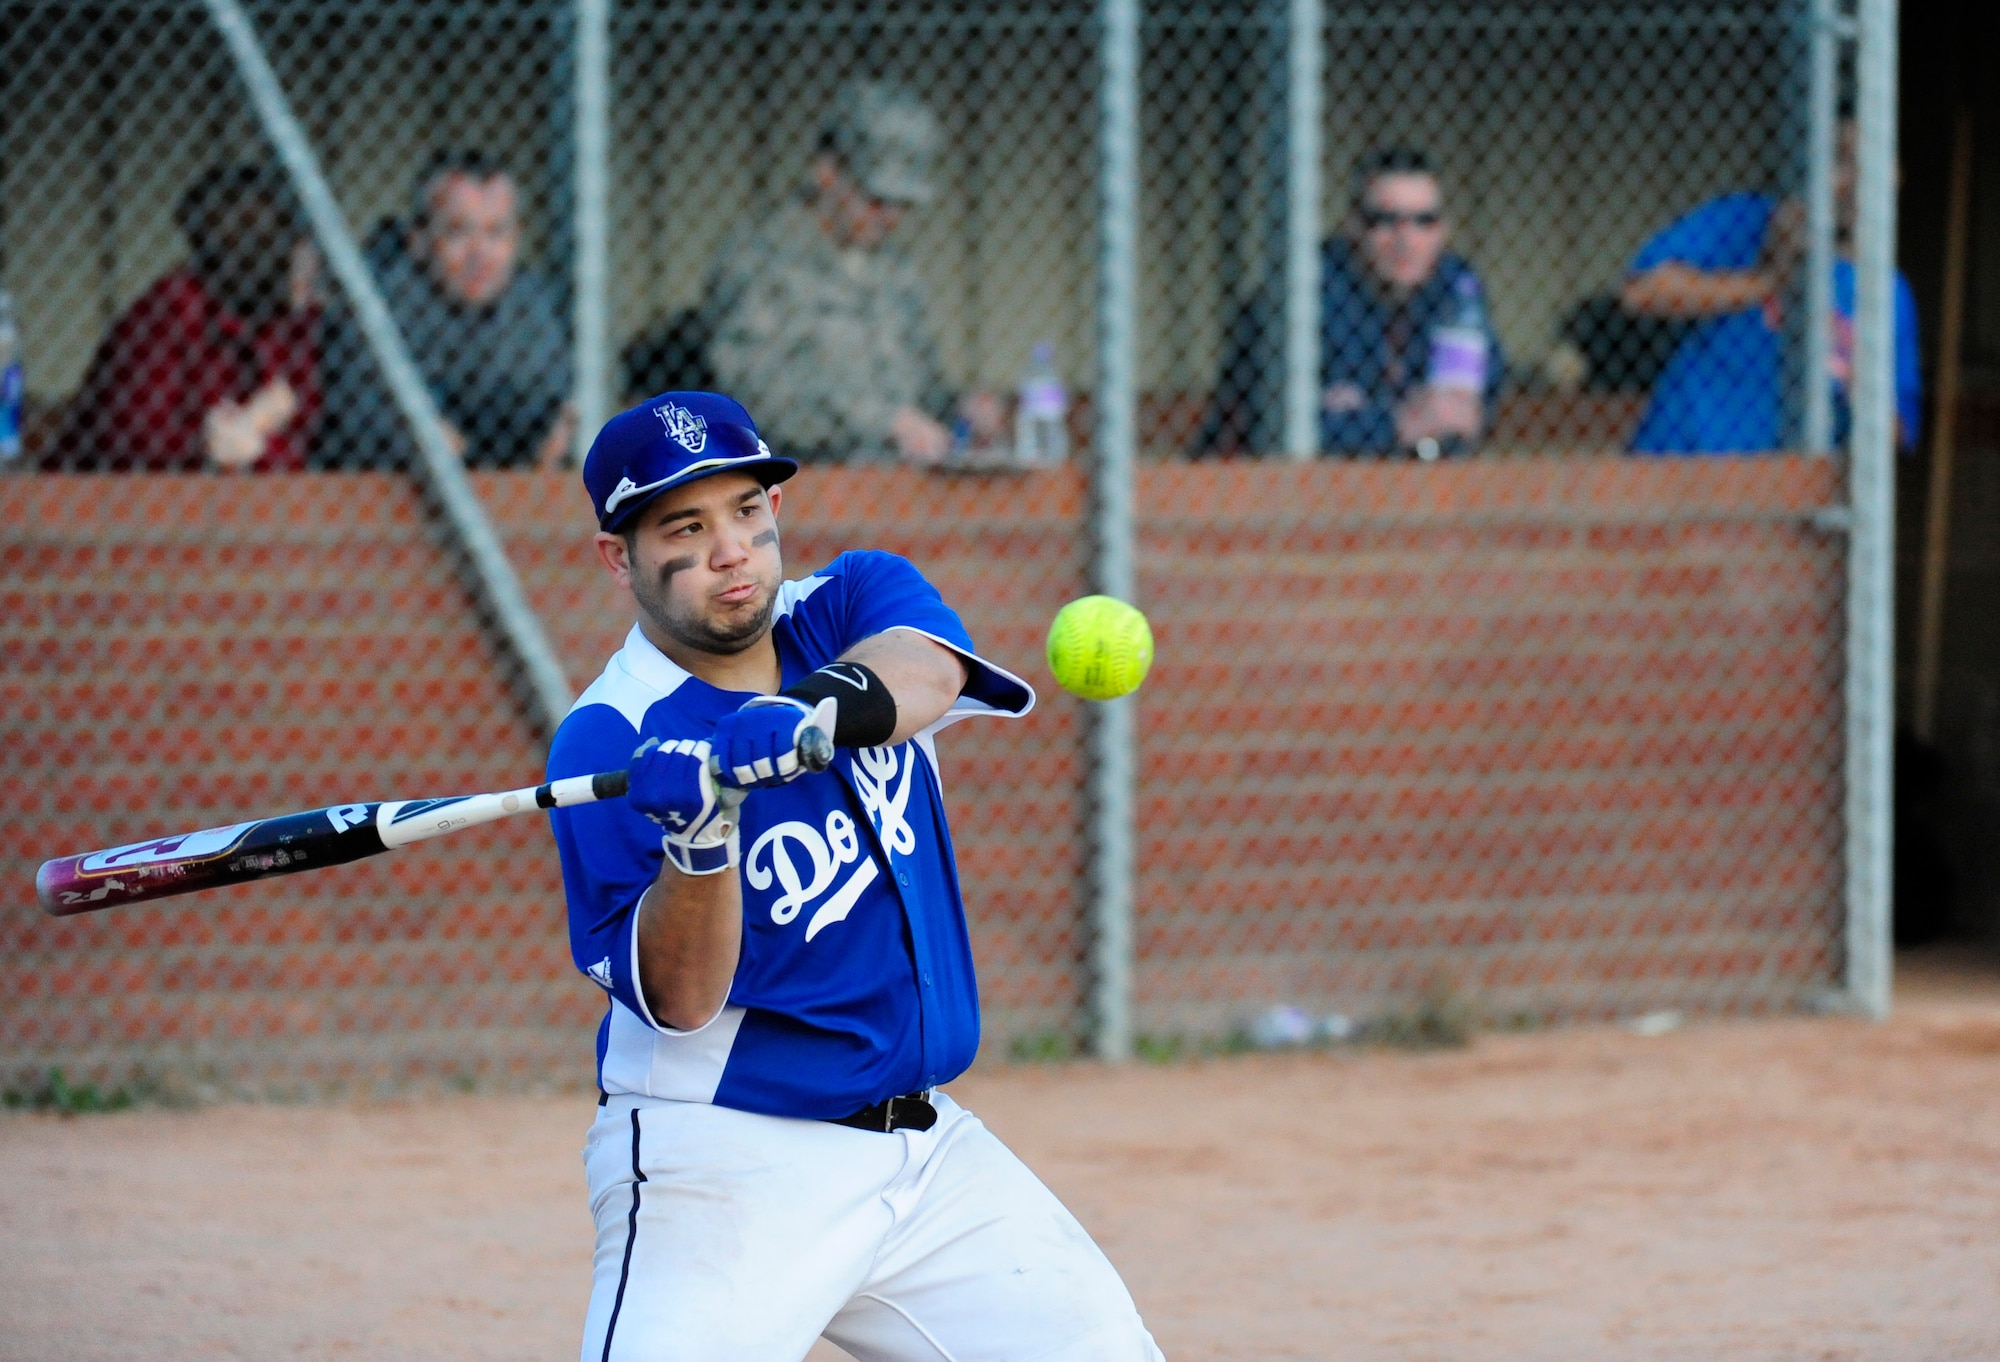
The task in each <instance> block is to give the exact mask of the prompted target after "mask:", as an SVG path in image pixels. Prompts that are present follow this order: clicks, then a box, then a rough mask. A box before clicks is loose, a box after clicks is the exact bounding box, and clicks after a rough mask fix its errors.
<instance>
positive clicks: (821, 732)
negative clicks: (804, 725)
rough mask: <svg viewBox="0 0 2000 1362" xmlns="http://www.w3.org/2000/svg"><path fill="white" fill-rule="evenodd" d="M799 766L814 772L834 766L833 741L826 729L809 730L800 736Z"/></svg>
mask: <svg viewBox="0 0 2000 1362" xmlns="http://www.w3.org/2000/svg"><path fill="white" fill-rule="evenodd" d="M799 765H801V766H803V767H805V768H806V770H808V771H814V772H818V771H824V770H825V769H826V768H827V767H829V766H831V765H833V739H832V738H831V737H829V736H828V735H827V732H826V730H825V729H823V728H808V729H806V730H805V731H804V732H802V733H800V734H799Z"/></svg>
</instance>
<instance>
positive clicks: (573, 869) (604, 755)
mask: <svg viewBox="0 0 2000 1362" xmlns="http://www.w3.org/2000/svg"><path fill="white" fill-rule="evenodd" d="M638 745H639V735H638V732H637V730H635V729H634V728H633V726H632V724H631V721H630V720H628V719H627V718H626V717H625V716H624V715H623V714H621V713H619V711H618V710H616V709H614V708H612V707H611V706H609V705H585V706H583V707H582V708H580V709H577V710H574V711H572V712H571V714H570V715H569V717H568V718H566V719H564V720H563V723H562V727H561V728H559V729H558V730H556V737H555V741H554V742H553V743H552V744H550V747H549V779H551V780H560V779H562V778H563V777H565V776H582V775H595V774H597V773H598V772H600V771H622V770H624V769H625V768H626V767H627V766H629V765H630V764H631V761H632V752H633V749H634V748H636V747H637V746H638ZM549 823H550V826H551V827H552V828H553V830H554V832H555V838H556V850H557V852H558V853H559V854H560V856H561V858H562V876H563V895H564V897H565V899H567V901H568V907H569V949H570V958H571V959H572V960H574V961H575V962H576V967H577V968H578V969H579V970H581V971H582V972H583V973H584V975H585V976H587V977H588V978H589V979H590V981H591V982H592V983H594V984H596V985H597V986H598V987H599V988H602V989H603V990H604V991H605V992H607V993H609V994H610V995H611V996H612V997H614V998H616V999H617V1000H618V1001H619V1002H621V1003H623V1004H624V1005H625V1006H626V1007H627V1008H629V1009H630V1010H631V1011H632V1012H633V1013H634V1014H635V1015H637V1016H639V1017H641V1018H643V1019H644V1020H645V1022H646V1024H647V1025H648V1026H651V1027H653V1028H654V1029H656V1030H665V1029H667V1028H665V1027H662V1026H660V1025H659V1023H658V1022H656V1021H654V1020H653V1014H652V1013H651V1012H650V1011H648V1010H647V1007H646V998H645V994H644V993H643V991H642V990H641V989H640V987H639V957H638V923H639V900H640V898H641V897H643V896H644V894H645V892H646V890H647V889H649V888H651V887H652V884H653V881H654V880H656V879H657V878H659V874H660V863H661V861H662V860H663V859H664V858H665V853H664V852H663V851H662V850H661V847H660V829H659V828H658V827H657V826H656V825H654V824H653V822H652V821H651V820H649V819H648V818H646V817H645V815H643V814H641V813H638V812H636V811H635V810H634V809H633V808H632V806H631V805H630V804H628V803H626V802H625V801H624V800H622V799H605V800H600V801H598V802H597V803H594V804H582V805H578V806H576V807H574V808H568V809H551V810H549Z"/></svg>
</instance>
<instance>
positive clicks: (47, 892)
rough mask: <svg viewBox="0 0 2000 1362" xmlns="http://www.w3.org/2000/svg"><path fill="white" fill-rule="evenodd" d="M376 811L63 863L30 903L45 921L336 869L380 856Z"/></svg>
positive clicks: (337, 813) (304, 818)
mask: <svg viewBox="0 0 2000 1362" xmlns="http://www.w3.org/2000/svg"><path fill="white" fill-rule="evenodd" d="M379 807H380V806H379V805H376V804H341V805H336V806H335V807H333V808H329V809H313V810H311V811H309V812H306V813H289V814H285V815H283V816H282V817H278V818H264V819H259V820H257V821H254V822H249V823H232V824H230V825H229V826H228V827H222V828H203V829H202V830H201V831H199V832H181V833H175V834H173V835H172V836H169V837H156V838H154V839H153V840H152V841H150V842H133V843H131V844H130V845H128V846H122V847H107V848H105V849H103V850H101V851H88V852H85V853H83V854H82V855H80V856H61V857H58V858H56V859H55V860H52V861H45V862H43V864H42V868H41V869H40V870H38V871H36V872H35V897H36V898H37V899H39V900H40V901H41V905H42V911H43V912H45V913H47V914H49V915H50V916H51V917H72V916H74V915H75V914H77V913H90V912H95V911H96V910H98V909H100V908H115V907H117V906H119V905H120V904H126V903H140V902H144V901H145V900H147V899H163V898H170V897H172V896H173V895H175V894H189V893H193V892H194V891H195V890H197V889H213V888H216V887H218V886H220V885H225V884H242V883H245V882H247V881H250V880H261V879H266V878H268V877H270V876H272V875H292V874H296V873H297V872H299V871H301V870H315V869H318V868H319V867H320V866H323V865H340V864H342V863H344V862H347V861H354V860H359V859H360V858H361V857H363V856H372V855H374V854H375V853H376V852H378V851H382V850H385V847H384V845H383V842H382V838H381V836H380V835H379V834H378V833H377V832H376V831H375V811H376V810H377V809H378V808H379Z"/></svg>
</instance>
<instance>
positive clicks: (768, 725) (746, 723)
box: [712, 695, 837, 789]
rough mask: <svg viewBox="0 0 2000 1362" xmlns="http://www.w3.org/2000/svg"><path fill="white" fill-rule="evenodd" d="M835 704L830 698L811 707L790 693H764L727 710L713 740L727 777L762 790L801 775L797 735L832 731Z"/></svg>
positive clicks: (734, 783) (803, 770) (734, 781)
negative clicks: (733, 711) (734, 708)
mask: <svg viewBox="0 0 2000 1362" xmlns="http://www.w3.org/2000/svg"><path fill="white" fill-rule="evenodd" d="M836 709H837V706H836V704H835V702H834V701H833V700H830V699H829V700H822V701H820V702H819V704H818V705H817V706H813V705H809V704H807V703H805V701H803V700H794V699H793V698H792V697H791V696H789V695H760V696H758V697H757V698H756V699H754V700H751V701H749V702H748V703H746V704H745V705H744V706H743V708H741V709H739V710H737V711H736V712H735V713H734V714H725V715H723V716H722V718H721V719H719V720H718V721H717V722H716V725H715V736H714V738H713V739H712V741H713V742H714V744H715V754H716V757H717V758H718V759H719V760H720V762H721V764H722V778H723V780H724V781H725V782H727V783H729V784H733V785H738V786H741V787H743V788H744V789H758V788H763V787H767V786H772V785H784V784H787V783H788V782H790V781H793V780H796V779H798V778H799V777H800V776H802V775H804V774H805V771H806V768H805V764H804V763H803V762H801V761H800V760H799V735H800V734H802V733H804V732H805V731H806V729H808V728H818V729H820V730H821V731H822V732H824V733H826V734H827V735H828V736H829V737H830V736H832V733H833V724H834V715H835V711H836Z"/></svg>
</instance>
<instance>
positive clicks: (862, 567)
mask: <svg viewBox="0 0 2000 1362" xmlns="http://www.w3.org/2000/svg"><path fill="white" fill-rule="evenodd" d="M923 580H924V575H923V573H921V572H919V571H918V570H917V565H916V564H915V563H912V562H911V561H910V560H909V559H907V558H905V557H903V556H902V555H901V554H898V553H889V552H887V551H885V550H883V549H849V550H848V551H847V552H845V553H843V554H841V555H840V556H839V557H837V558H835V559H834V560H833V561H832V562H830V563H828V564H827V565H826V566H825V567H822V568H818V569H816V570H815V571H813V572H810V573H808V574H806V575H805V576H804V577H800V578H798V579H797V580H795V581H789V582H786V583H785V584H784V585H783V586H781V587H779V588H778V603H777V605H776V607H775V608H774V611H773V613H774V614H775V615H777V616H778V617H779V618H781V619H782V618H784V617H785V616H788V615H793V614H807V613H819V612H826V611H832V610H837V609H839V608H840V607H841V606H842V605H845V604H846V603H847V602H848V601H850V600H854V599H856V598H857V596H858V595H861V594H867V593H872V592H876V591H882V590H888V589H893V588H895V587H899V586H908V585H911V584H914V583H919V582H922V581H923Z"/></svg>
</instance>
